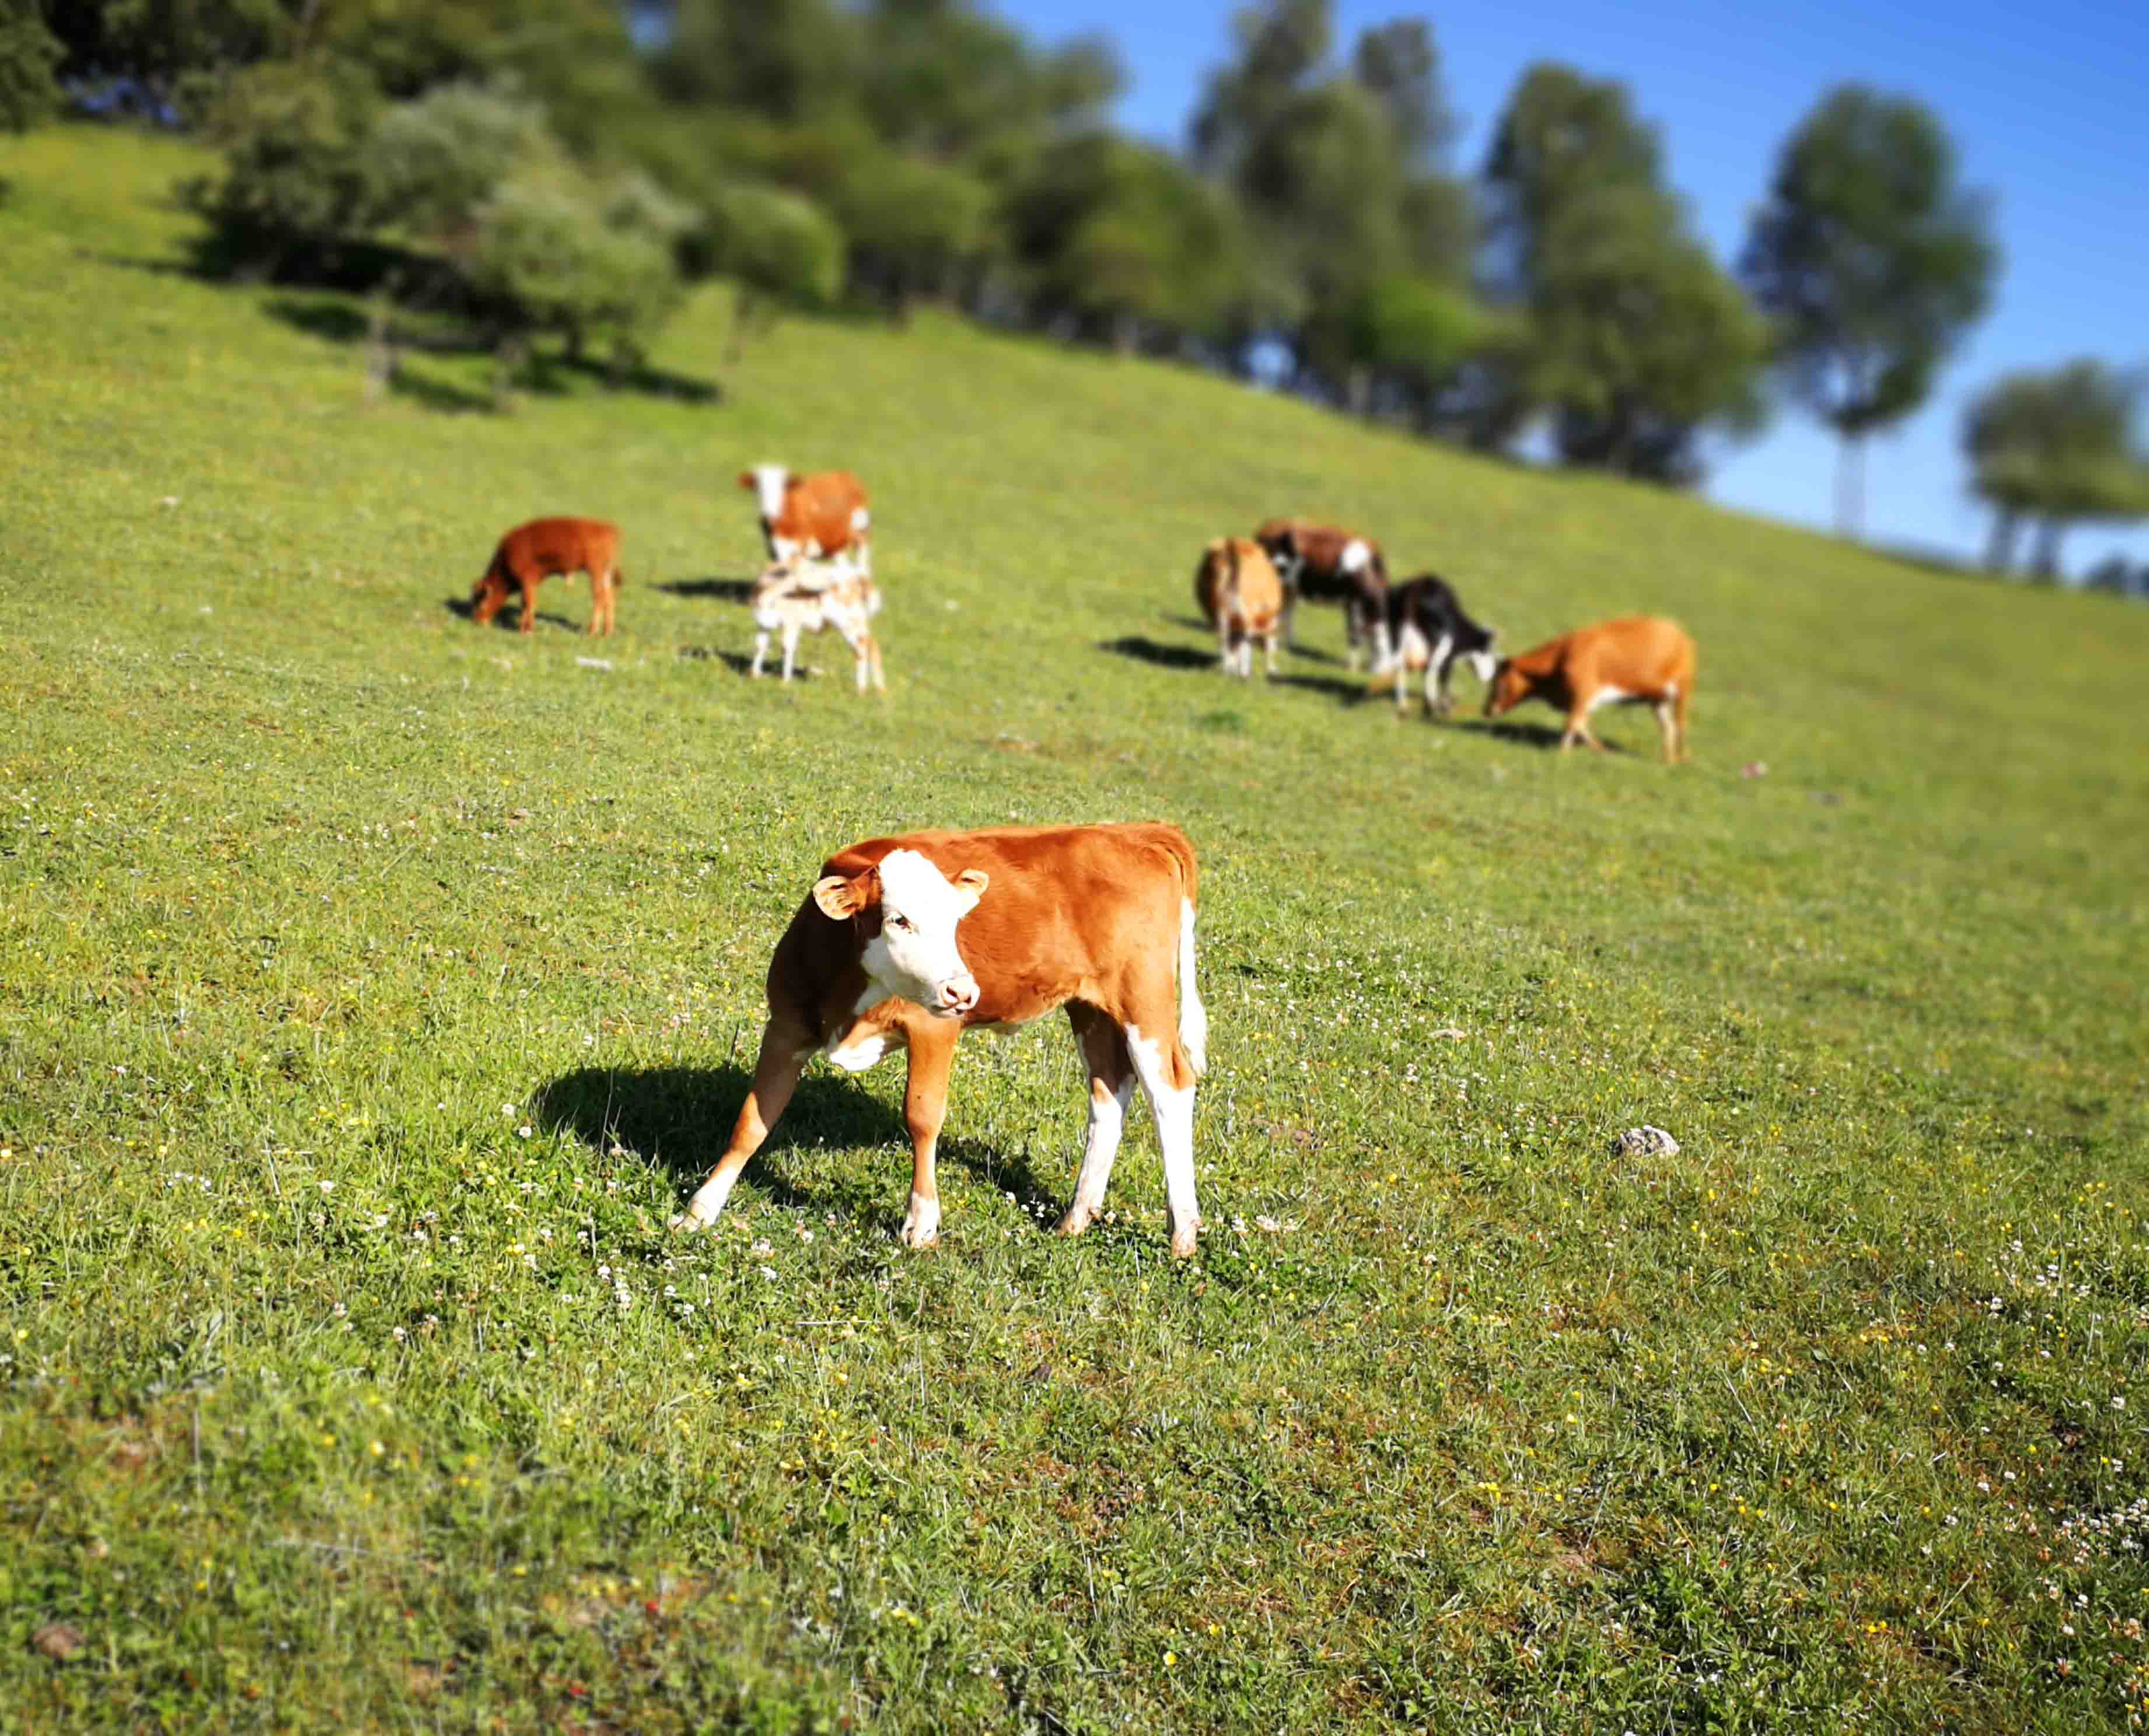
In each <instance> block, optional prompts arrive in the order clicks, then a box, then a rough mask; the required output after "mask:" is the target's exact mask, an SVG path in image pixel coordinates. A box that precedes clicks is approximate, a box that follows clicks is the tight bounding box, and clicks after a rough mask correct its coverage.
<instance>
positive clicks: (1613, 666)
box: [1485, 615, 1694, 764]
mask: <svg viewBox="0 0 2149 1736" xmlns="http://www.w3.org/2000/svg"><path fill="white" fill-rule="evenodd" d="M1693 695H1694V640H1691V639H1690V638H1689V637H1688V636H1687V633H1686V630H1685V629H1684V628H1683V627H1681V626H1680V625H1678V623H1677V622H1675V621H1667V620H1658V618H1657V617H1655V616H1653V615H1630V616H1628V617H1627V618H1626V619H1625V620H1617V621H1603V622H1600V623H1598V625H1596V626H1593V627H1578V628H1576V629H1575V630H1574V631H1573V632H1572V633H1566V634H1563V635H1560V637H1558V639H1554V640H1548V641H1546V643H1544V644H1543V645H1539V646H1538V647H1537V648H1536V649H1535V650H1528V651H1524V652H1523V653H1522V655H1520V656H1519V657H1503V658H1502V659H1501V660H1500V662H1499V664H1498V665H1497V668H1496V669H1495V670H1493V673H1492V685H1490V686H1489V687H1487V689H1486V690H1485V715H1486V716H1487V717H1497V716H1499V715H1500V714H1501V713H1502V712H1503V711H1508V710H1512V709H1513V708H1514V707H1515V706H1517V705H1520V704H1522V701H1523V700H1543V701H1544V702H1545V703H1546V704H1547V705H1553V706H1556V707H1558V709H1559V710H1562V711H1564V712H1565V713H1566V714H1567V728H1566V729H1565V730H1564V731H1563V732H1562V734H1561V735H1560V738H1559V745H1560V746H1561V747H1562V748H1569V747H1572V746H1573V745H1574V744H1575V743H1576V742H1578V741H1583V742H1587V743H1588V745H1590V746H1592V747H1593V748H1598V749H1602V748H1603V745H1604V744H1603V742H1601V741H1599V740H1598V739H1597V737H1596V736H1595V735H1593V734H1591V733H1590V729H1589V714H1590V713H1591V712H1593V711H1594V710H1596V709H1597V708H1598V706H1599V705H1612V704H1614V703H1616V702H1618V701H1620V700H1636V701H1640V702H1642V703H1644V704H1647V705H1650V706H1652V707H1653V708H1654V710H1655V711H1656V714H1657V727H1658V730H1660V731H1661V732H1662V734H1663V744H1664V760H1665V763H1666V764H1673V763H1675V762H1677V761H1678V760H1683V759H1684V758H1685V757H1686V707H1687V701H1688V700H1689V699H1690V698H1692V697H1693Z"/></svg>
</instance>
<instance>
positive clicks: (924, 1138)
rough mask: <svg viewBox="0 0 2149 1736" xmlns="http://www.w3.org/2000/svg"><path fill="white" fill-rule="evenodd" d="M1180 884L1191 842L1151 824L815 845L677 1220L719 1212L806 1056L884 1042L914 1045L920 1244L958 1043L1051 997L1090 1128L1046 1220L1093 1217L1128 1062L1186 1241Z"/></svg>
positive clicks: (1190, 1067)
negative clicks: (757, 1032) (1067, 1193)
mask: <svg viewBox="0 0 2149 1736" xmlns="http://www.w3.org/2000/svg"><path fill="white" fill-rule="evenodd" d="M1194 900H1195V861H1194V846H1193V845H1191V844H1190V843H1188V842H1187V840H1186V835H1185V833H1183V832H1181V831H1180V830H1179V829H1178V827H1176V826H1172V825H1158V824H1145V825H1070V826H1021V827H1018V826H1004V827H995V828H994V829H993V830H989V831H981V832H939V831H936V832H913V833H911V834H909V835H907V836H904V837H899V838H873V839H868V840H866V841H865V842H863V843H861V844H853V845H851V847H850V848H849V849H848V850H843V851H841V852H839V853H838V854H837V855H833V856H831V857H830V858H829V859H828V861H827V862H826V863H824V864H823V865H822V869H821V878H820V879H819V880H818V881H816V882H815V884H814V886H813V891H812V893H811V894H810V895H808V897H807V899H806V901H805V902H804V903H803V904H802V905H800V906H798V914H797V915H796V916H793V918H792V919H791V926H789V927H788V928H787V929H786V930H785V931H783V939H782V940H781V941H778V942H777V946H776V956H775V957H774V958H773V960H772V961H770V963H769V966H768V1023H767V1025H766V1026H764V1027H763V1028H762V1033H761V1054H760V1057H759V1059H758V1060H757V1061H756V1062H755V1063H754V1070H753V1085H752V1088H751V1089H750V1090H749V1091H747V1097H746V1103H745V1106H743V1107H742V1108H741V1109H740V1111H739V1113H738V1121H737V1124H736V1125H735V1126H733V1127H732V1136H731V1143H730V1145H729V1146H727V1147H726V1148H725V1151H724V1155H723V1156H722V1159H721V1160H720V1161H719V1162H717V1167H715V1168H714V1169H712V1170H711V1171H710V1172H709V1177H708V1180H707V1181H706V1182H703V1183H702V1186H701V1187H700V1188H699V1189H698V1190H697V1192H695V1195H694V1197H693V1198H692V1200H690V1201H688V1202H687V1209H686V1211H685V1212H682V1214H681V1215H680V1216H679V1217H677V1218H675V1219H673V1220H672V1225H673V1227H674V1228H677V1229H690V1230H698V1229H703V1228H706V1227H707V1226H708V1225H710V1224H711V1223H712V1222H715V1221H716V1217H717V1213H718V1212H722V1210H723V1207H724V1201H725V1199H726V1198H727V1197H728V1196H729V1194H730V1193H731V1191H732V1182H735V1181H737V1179H738V1172H740V1170H742V1168H744V1167H745V1166H746V1162H747V1159H748V1158H749V1157H751V1156H753V1154H754V1152H755V1151H757V1150H758V1149H759V1147H760V1146H761V1143H762V1141H763V1140H765V1139H766V1138H767V1137H768V1132H769V1129H770V1128H772V1127H773V1126H775V1125H776V1119H777V1117H778V1116H780V1115H782V1114H783V1106H784V1105H785V1104H787V1103H788V1102H789V1101H791V1093H792V1091H793V1087H795V1086H797V1084H798V1076H799V1073H800V1071H802V1070H803V1068H804V1066H805V1065H806V1063H807V1061H808V1060H809V1059H810V1058H811V1057H812V1056H814V1055H815V1054H817V1053H818V1054H823V1055H825V1056H828V1059H829V1060H830V1061H833V1062H834V1063H835V1064H836V1065H837V1066H839V1067H842V1068H843V1069H845V1070H846V1071H852V1072H856V1071H860V1070H861V1069H863V1068H866V1067H869V1066H872V1065H873V1063H874V1062H875V1061H878V1060H879V1059H880V1058H881V1056H882V1055H883V1053H884V1052H885V1051H886V1050H887V1049H888V1046H889V1045H890V1044H891V1043H898V1044H901V1045H903V1046H904V1047H905V1048H907V1049H908V1051H909V1052H910V1078H909V1082H908V1085H907V1086H905V1087H904V1091H903V1119H904V1120H905V1121H906V1122H907V1123H908V1126H909V1129H910V1145H911V1157H912V1170H911V1183H910V1211H909V1215H908V1217H905V1218H904V1219H903V1241H904V1242H906V1243H907V1244H908V1246H910V1247H926V1246H929V1244H930V1243H931V1242H933V1241H934V1239H935V1238H936V1237H938V1235H939V1228H940V1195H939V1187H938V1185H937V1183H936V1182H935V1181H934V1148H935V1146H936V1145H937V1143H938V1141H939V1137H940V1123H941V1121H942V1118H943V1117H944V1116H945V1114H946V1112H947V1105H948V1074H949V1068H950V1067H951V1066H952V1065H953V1064H954V1058H955V1043H956V1040H957V1039H958V1038H959V1037H960V1036H962V1034H963V1032H964V1031H965V1030H967V1029H968V1028H969V1026H973V1025H996V1026H1014V1025H1022V1024H1026V1023H1028V1022H1029V1021H1030V1020H1032V1019H1035V1018H1039V1017H1041V1016H1043V1015H1044V1014H1046V1013H1049V1012H1050V1011H1052V1010H1053V1009H1054V1007H1056V1006H1064V1007H1065V1008H1066V1009H1067V1018H1068V1022H1069V1024H1070V1025H1072V1026H1074V1030H1075V1044H1076V1046H1077V1047H1079V1048H1080V1050H1081V1051H1082V1059H1083V1061H1084V1062H1085V1064H1086V1065H1087V1066H1088V1068H1089V1071H1090V1134H1089V1141H1088V1144H1087V1146H1086V1147H1085V1150H1084V1151H1083V1154H1082V1171H1081V1174H1080V1177H1079V1178H1078V1179H1077V1180H1076V1182H1075V1199H1074V1203H1073V1204H1071V1205H1070V1206H1069V1207H1068V1208H1067V1215H1066V1216H1065V1217H1063V1218H1062V1219H1061V1220H1060V1221H1059V1232H1060V1233H1061V1234H1062V1235H1064V1236H1074V1235H1079V1234H1080V1232H1082V1231H1083V1230H1085V1229H1086V1228H1088V1227H1089V1225H1090V1222H1091V1220H1092V1219H1094V1218H1095V1217H1096V1215H1097V1212H1098V1211H1099V1209H1100V1206H1101V1203H1102V1202H1103V1199H1104V1196H1105V1183H1106V1182H1108V1181H1109V1180H1110V1177H1111V1173H1112V1160H1113V1158H1114V1157H1115V1156H1116V1155H1117V1153H1118V1151H1119V1146H1120V1129H1121V1128H1122V1126H1124V1125H1125V1120H1126V1111H1127V1105H1128V1103H1129V1102H1130V1101H1132V1100H1133V1097H1134V1089H1135V1080H1137V1079H1139V1080H1140V1081H1141V1085H1142V1089H1143V1090H1144V1091H1146V1092H1147V1093H1148V1095H1149V1101H1150V1110H1151V1111H1152V1112H1153V1113H1154V1114H1155V1117H1156V1132H1157V1143H1158V1144H1159V1145H1160V1146H1161V1147H1162V1148H1163V1152H1164V1182H1165V1197H1166V1199H1167V1201H1168V1202H1169V1203H1170V1214H1171V1251H1172V1252H1173V1253H1175V1254H1178V1255H1182V1256H1184V1255H1188V1254H1191V1253H1192V1252H1194V1244H1195V1227H1196V1226H1197V1224H1198V1222H1199V1219H1200V1213H1199V1211H1198V1209H1197V1207H1196V1205H1195V1197H1194V1081H1195V1076H1197V1075H1198V1074H1199V1073H1200V1071H1201V1070H1202V1066H1203V1051H1204V1050H1205V1047H1206V1046H1207V1043H1208V1032H1209V1020H1208V1015H1207V1014H1206V1013H1205V1012H1204V1011H1203V1010H1202V1006H1201V996H1200V993H1199V992H1198V991H1196V990H1195V985H1194ZM958 924H960V931H958V928H957V925H958ZM1175 979H1176V984H1177V995H1176V997H1175V996H1174V993H1173V988H1174V981H1175ZM1175 1000H1176V1005H1175Z"/></svg>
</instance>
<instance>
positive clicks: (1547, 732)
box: [1466, 719, 1627, 754]
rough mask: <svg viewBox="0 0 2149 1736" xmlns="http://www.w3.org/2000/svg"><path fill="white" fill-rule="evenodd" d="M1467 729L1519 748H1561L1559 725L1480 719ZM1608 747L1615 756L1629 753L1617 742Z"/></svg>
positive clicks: (1549, 749)
mask: <svg viewBox="0 0 2149 1736" xmlns="http://www.w3.org/2000/svg"><path fill="white" fill-rule="evenodd" d="M1466 727H1467V728H1468V729H1470V730H1472V732H1473V733H1474V734H1477V735H1490V736H1492V738H1493V740H1496V741H1512V742H1513V743H1514V744H1515V745H1517V746H1518V747H1533V748H1536V749H1538V750H1539V751H1540V752H1548V753H1549V752H1557V751H1558V748H1559V738H1560V734H1561V730H1560V726H1559V725H1558V724H1542V723H1495V722H1492V721H1491V720H1486V719H1480V720H1477V721H1475V722H1472V723H1471V724H1469V725H1466ZM1607 745H1608V747H1609V748H1610V750H1611V751H1612V752H1613V753H1615V754H1623V753H1624V752H1626V751H1627V750H1626V749H1624V748H1623V747H1621V746H1619V745H1618V744H1617V743H1616V742H1614V743H1608V744H1607Z"/></svg>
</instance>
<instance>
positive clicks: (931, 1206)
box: [903, 1194, 940, 1248]
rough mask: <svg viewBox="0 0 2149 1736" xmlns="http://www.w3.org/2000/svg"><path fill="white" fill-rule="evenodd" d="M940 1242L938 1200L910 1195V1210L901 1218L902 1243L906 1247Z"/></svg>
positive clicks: (925, 1246)
mask: <svg viewBox="0 0 2149 1736" xmlns="http://www.w3.org/2000/svg"><path fill="white" fill-rule="evenodd" d="M939 1242H940V1202H939V1200H937V1199H932V1200H922V1199H920V1198H918V1196H917V1195H916V1194H913V1195H911V1197H910V1212H909V1214H908V1216H907V1217H904V1219H903V1246H904V1247H908V1248H927V1247H938V1246H939Z"/></svg>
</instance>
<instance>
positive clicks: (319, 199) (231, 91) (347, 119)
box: [189, 60, 382, 276]
mask: <svg viewBox="0 0 2149 1736" xmlns="http://www.w3.org/2000/svg"><path fill="white" fill-rule="evenodd" d="M381 106H382V105H381V103H380V97H379V94H378V92H377V89H376V88H375V85H374V84H373V83H372V81H371V80H370V79H369V78H366V76H365V73H363V72H362V71H360V70H359V69H357V68H353V67H351V66H350V64H348V63H345V62H341V61H335V60H325V61H321V62H318V63H300V62H295V61H273V60H272V61H264V62H262V63H259V64H258V65H255V66H251V67H249V68H245V69H244V71H242V72H239V73H236V74H235V75H234V76H233V78H231V79H230V81H229V83H227V84H226V85H225V87H224V91H223V93H222V94H221V95H220V96H219V98H218V99H217V101H216V103H215V104H214V106H213V107H212V108H211V109H210V110H209V118H208V125H207V128H206V131H207V135H208V137H209V140H210V142H211V143H214V144H217V145H219V146H221V147H222V148H223V150H224V173H223V174H222V175H221V176H220V177H219V178H214V179H211V180H207V181H203V182H198V183H194V185H193V186H192V187H191V188H189V197H190V198H192V199H193V200H194V203H196V204H197V205H198V206H199V208H201V209H202V210H203V212H204V213H205V214H206V215H207V216H208V217H209V219H210V221H211V223H213V224H214V228H215V232H216V247H217V248H218V250H219V252H221V253H223V254H224V256H225V258H226V259H227V260H228V262H229V263H230V264H231V265H233V266H234V268H238V269H239V270H241V271H244V272H248V273H263V274H266V275H269V276H275V275H279V274H280V273H282V272H283V271H284V269H285V268H286V267H287V266H289V265H290V264H291V263H294V261H296V260H297V259H298V258H300V257H301V256H303V255H304V254H306V253H310V252H312V251H315V250H318V249H320V248H322V247H323V246H325V244H327V243H331V242H333V241H335V240H336V239H338V238H343V237H347V236H350V235H352V234H355V233H360V232H361V231H362V230H364V229H365V228H366V227H367V226H368V224H369V223H370V219H371V218H372V216H373V213H375V210H376V209H377V208H379V205H380V198H379V192H378V188H377V186H376V183H375V169H374V163H373V161H372V159H371V158H370V155H369V153H368V152H367V149H366V145H367V141H368V139H369V138H370V136H371V133H372V128H373V123H374V122H375V118H377V117H378V115H379V113H380V108H381Z"/></svg>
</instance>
